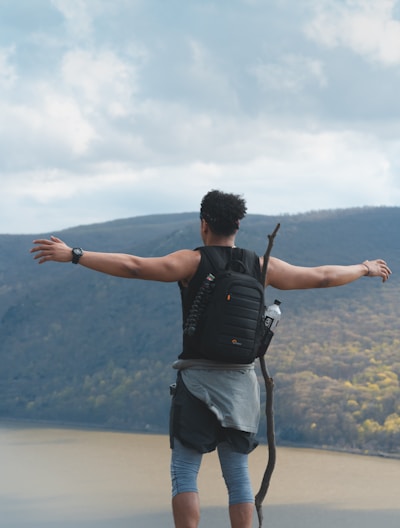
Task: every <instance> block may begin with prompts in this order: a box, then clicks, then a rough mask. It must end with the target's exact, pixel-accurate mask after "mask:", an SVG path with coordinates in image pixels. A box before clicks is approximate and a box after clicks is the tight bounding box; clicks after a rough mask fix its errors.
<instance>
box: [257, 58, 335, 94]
mask: <svg viewBox="0 0 400 528" xmlns="http://www.w3.org/2000/svg"><path fill="white" fill-rule="evenodd" d="M251 71H252V72H253V73H254V75H255V76H256V78H257V80H258V82H259V83H260V85H261V86H262V87H263V88H264V89H266V90H273V91H277V92H280V91H284V92H289V93H298V92H301V91H302V90H304V89H305V88H306V87H307V85H310V84H311V83H316V84H317V85H318V86H320V87H323V86H325V85H326V76H325V73H324V65H323V63H322V62H321V61H319V60H317V59H314V58H310V57H305V56H301V55H292V54H290V55H284V56H282V57H279V60H276V61H274V62H270V61H268V62H261V61H260V62H259V63H258V64H257V65H256V66H254V67H252V68H251Z"/></svg>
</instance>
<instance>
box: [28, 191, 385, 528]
mask: <svg viewBox="0 0 400 528" xmlns="http://www.w3.org/2000/svg"><path fill="white" fill-rule="evenodd" d="M245 214H246V204H245V201H244V200H243V199H242V198H241V197H240V196H238V195H234V194H227V193H223V192H220V191H215V190H214V191H210V192H209V193H208V194H206V195H205V196H204V198H203V200H202V202H201V211H200V233H201V238H202V240H203V243H204V247H202V248H198V249H196V250H189V249H183V250H180V251H176V252H174V253H171V254H168V255H165V256H163V257H152V258H143V257H138V256H135V255H128V254H121V253H99V252H92V251H86V250H85V251H82V250H81V249H80V248H74V249H72V248H71V247H69V246H67V245H66V244H65V243H64V242H63V241H62V240H60V239H59V238H57V237H54V236H52V237H51V238H50V239H48V240H47V239H41V240H35V241H34V244H35V245H34V247H33V248H32V250H31V252H33V253H36V254H35V259H38V262H39V264H42V263H45V262H49V261H55V262H71V261H72V262H73V263H75V264H77V263H79V264H80V265H82V266H85V267H86V268H89V269H92V270H95V271H98V272H102V273H106V274H109V275H114V276H117V277H124V278H131V279H143V280H154V281H162V282H178V283H179V286H180V289H181V296H182V308H183V317H184V319H185V317H186V316H187V314H188V311H189V309H190V305H191V302H192V301H193V299H194V297H195V295H196V292H197V290H198V288H199V286H200V285H201V283H202V281H203V280H204V278H205V277H206V275H207V274H208V273H209V272H212V271H215V269H214V267H213V263H212V262H211V261H210V260H209V258H208V257H207V248H210V247H216V248H217V249H216V251H217V252H218V254H219V256H220V258H221V259H222V260H223V261H225V262H227V261H228V260H229V259H230V255H231V251H232V248H234V247H235V236H236V234H237V231H238V229H239V224H240V220H241V219H242V218H244V216H245ZM214 251H215V250H214ZM243 255H244V260H245V264H246V267H247V271H248V272H249V273H251V274H252V275H254V276H255V277H257V278H259V277H261V269H262V265H263V258H262V257H261V258H260V257H258V256H256V255H255V253H253V252H251V251H248V250H245V251H244V254H243ZM390 274H391V271H390V269H389V267H388V266H387V264H386V262H385V261H384V260H381V259H378V260H372V261H364V262H363V263H360V264H354V265H349V266H339V265H325V266H317V267H300V266H294V265H292V264H289V263H288V262H284V261H282V260H280V259H277V258H274V257H271V258H270V260H269V264H268V272H267V276H266V280H265V286H268V285H271V286H273V287H274V288H278V289H281V290H295V289H308V288H328V287H333V286H342V285H345V284H348V283H351V282H353V281H355V280H357V279H359V278H361V277H364V276H368V277H380V278H382V280H383V281H384V282H385V281H386V280H387V279H388V278H389V275H390ZM174 367H175V368H176V369H177V370H178V377H177V385H176V390H175V393H174V396H173V400H172V406H171V426H170V437H171V448H172V457H171V478H172V494H173V498H172V507H173V514H174V520H175V526H176V528H196V527H197V526H198V524H199V519H200V507H199V497H198V490H197V474H198V471H199V468H200V463H201V458H202V454H203V453H205V452H209V451H212V450H214V449H217V450H218V456H219V459H220V463H221V468H222V473H223V476H224V479H225V482H226V485H227V488H228V494H229V515H230V521H231V526H232V528H251V526H252V515H253V509H254V498H253V492H252V489H251V485H250V479H249V474H248V453H250V452H251V451H252V450H253V449H254V447H255V446H256V445H257V443H256V441H255V433H256V430H257V427H258V419H259V392H258V383H257V378H256V374H255V371H254V364H251V365H227V364H221V363H217V362H215V361H212V360H205V359H204V358H203V357H202V355H201V351H200V350H199V349H198V348H197V346H196V343H193V341H190V340H188V339H185V338H184V340H183V351H182V353H181V354H180V356H179V359H178V361H177V362H176V363H175V364H174Z"/></svg>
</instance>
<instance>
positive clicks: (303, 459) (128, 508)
mask: <svg viewBox="0 0 400 528" xmlns="http://www.w3.org/2000/svg"><path fill="white" fill-rule="evenodd" d="M265 457H266V448H265V447H264V446H260V447H258V448H257V449H256V451H255V452H254V453H253V454H252V455H251V459H250V463H251V473H252V476H253V482H254V487H255V488H257V487H258V485H259V482H260V480H261V477H262V473H263V470H264V467H265ZM0 471H1V474H0V475H1V476H0V528H26V527H32V528H39V527H40V528H49V527H50V526H51V527H52V528H72V527H74V528H89V527H96V528H105V527H108V528H128V527H129V528H172V527H173V523H172V520H171V514H170V483H169V445H168V438H167V437H166V436H152V435H138V434H124V433H112V432H98V431H82V430H73V429H57V428H44V427H40V428H38V427H33V426H32V427H29V426H22V425H18V426H15V425H12V426H7V425H0ZM199 485H200V493H201V503H202V522H201V526H202V527H203V528H222V527H228V526H229V523H228V520H227V513H226V507H225V504H226V493H225V489H224V484H223V482H222V479H221V477H220V471H219V467H218V463H217V459H216V456H215V454H210V455H206V456H205V458H204V462H203V466H202V470H201V475H200V479H199ZM399 498H400V461H399V460H390V459H383V458H374V457H363V456H354V455H345V454H337V453H331V452H324V451H316V450H308V449H289V448H280V449H278V459H277V466H276V470H275V473H274V476H273V480H272V483H271V487H270V491H269V492H268V498H267V500H266V502H265V506H264V515H265V521H264V526H265V527H266V528H303V527H304V528H306V527H307V528H321V527H324V528H338V527H340V528H375V527H376V526H377V525H378V526H379V527H380V528H399V526H400V500H399ZM254 526H256V522H254Z"/></svg>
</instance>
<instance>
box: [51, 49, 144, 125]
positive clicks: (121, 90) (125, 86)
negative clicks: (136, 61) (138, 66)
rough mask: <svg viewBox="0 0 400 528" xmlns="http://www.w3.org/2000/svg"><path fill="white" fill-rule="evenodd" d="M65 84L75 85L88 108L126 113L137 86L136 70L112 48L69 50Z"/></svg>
mask: <svg viewBox="0 0 400 528" xmlns="http://www.w3.org/2000/svg"><path fill="white" fill-rule="evenodd" d="M61 72H62V78H63V80H64V82H65V85H64V87H67V88H68V87H72V88H73V89H75V90H76V92H77V96H79V98H80V100H81V101H82V103H83V106H84V107H85V108H87V109H88V111H89V112H91V111H96V112H98V113H102V112H103V111H105V112H107V113H109V114H110V115H111V116H112V117H121V116H124V115H127V114H128V113H129V112H130V110H131V107H132V104H133V100H132V97H133V94H134V93H135V91H136V90H137V80H136V71H135V68H134V66H133V64H132V63H128V62H126V61H123V60H122V59H121V58H119V57H117V56H116V55H115V54H114V53H112V52H111V51H109V50H104V51H98V52H93V51H88V50H82V49H78V50H72V51H68V52H67V53H66V54H65V55H64V57H63V60H62V65H61Z"/></svg>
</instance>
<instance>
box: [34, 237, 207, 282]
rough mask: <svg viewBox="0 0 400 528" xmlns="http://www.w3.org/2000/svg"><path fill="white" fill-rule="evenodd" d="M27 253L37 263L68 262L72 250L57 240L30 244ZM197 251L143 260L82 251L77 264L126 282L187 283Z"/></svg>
mask: <svg viewBox="0 0 400 528" xmlns="http://www.w3.org/2000/svg"><path fill="white" fill-rule="evenodd" d="M33 244H34V247H33V248H32V249H31V253H35V256H34V258H35V259H36V260H38V262H39V264H44V263H45V262H71V260H72V248H71V247H70V246H68V245H67V244H66V243H65V242H63V241H62V240H61V239H59V238H57V237H54V236H52V237H50V238H49V239H38V240H34V241H33ZM199 261H200V254H199V252H196V251H192V250H188V249H183V250H181V251H176V252H174V253H170V254H169V255H165V256H163V257H150V258H143V257H138V256H136V255H129V254H126V253H100V252H96V251H84V252H83V255H82V257H81V258H80V260H79V264H80V265H82V266H85V267H86V268H89V269H91V270H94V271H98V272H101V273H106V274H108V275H113V276H115V277H123V278H128V279H143V280H154V281H161V282H177V281H187V280H190V278H191V277H192V276H193V275H194V273H195V272H196V269H197V266H198V264H199Z"/></svg>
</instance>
